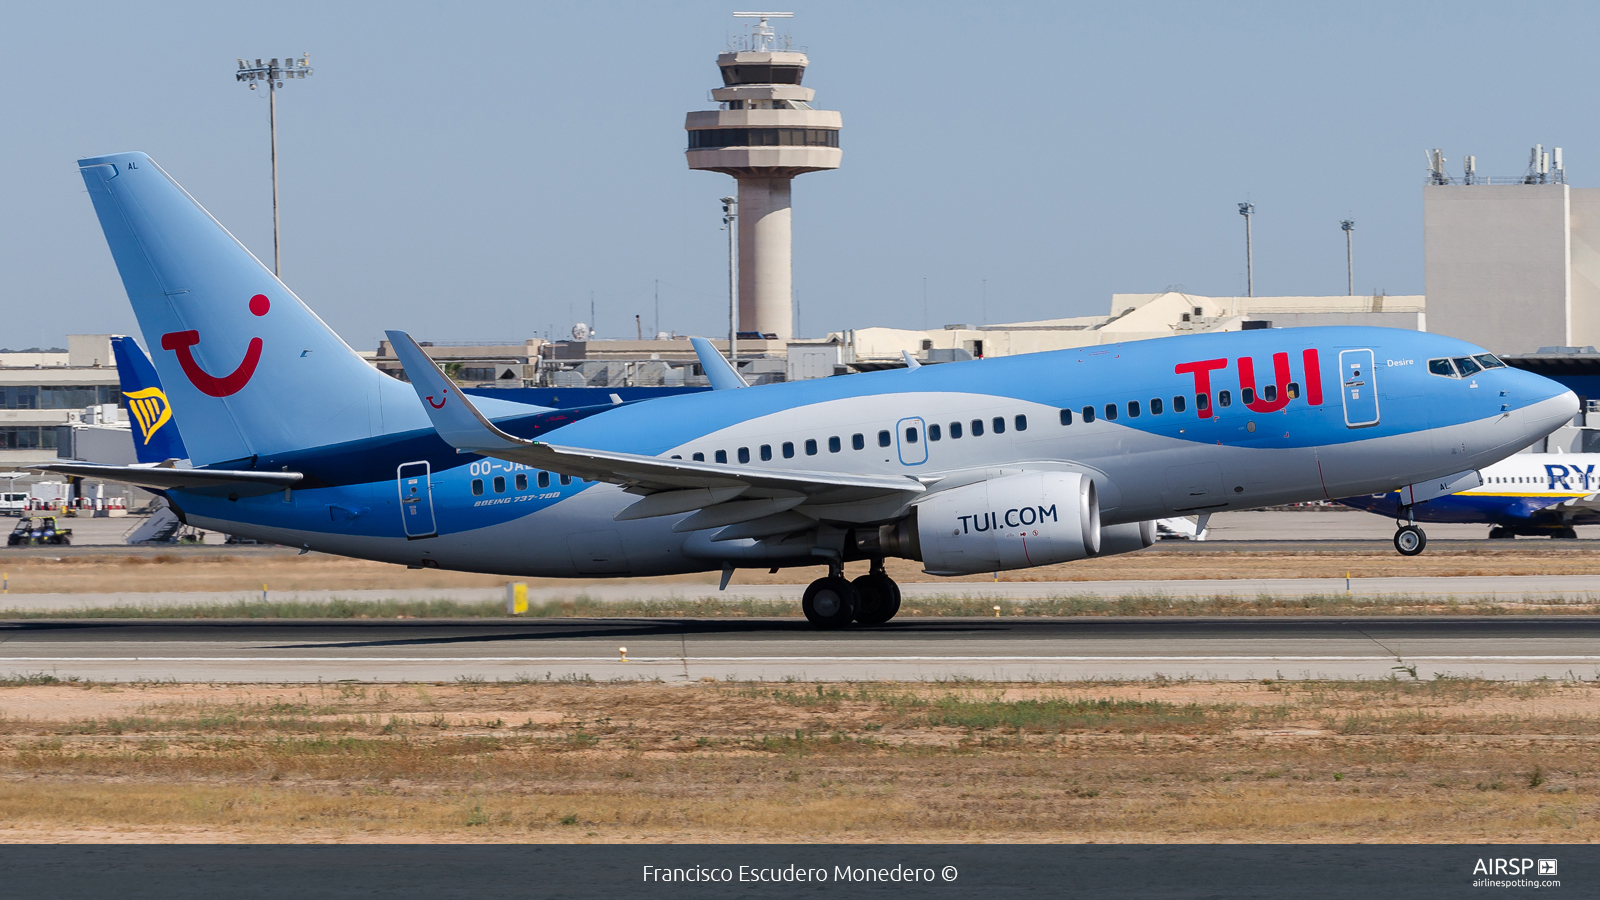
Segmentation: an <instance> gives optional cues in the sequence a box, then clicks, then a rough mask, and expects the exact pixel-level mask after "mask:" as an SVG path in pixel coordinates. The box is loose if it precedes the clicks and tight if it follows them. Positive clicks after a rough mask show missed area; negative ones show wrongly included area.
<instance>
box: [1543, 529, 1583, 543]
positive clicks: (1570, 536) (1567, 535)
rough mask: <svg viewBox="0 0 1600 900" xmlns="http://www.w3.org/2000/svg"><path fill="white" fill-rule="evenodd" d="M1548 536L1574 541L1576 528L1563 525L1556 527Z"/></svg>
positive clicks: (1576, 532) (1559, 539)
mask: <svg viewBox="0 0 1600 900" xmlns="http://www.w3.org/2000/svg"><path fill="white" fill-rule="evenodd" d="M1550 536H1551V537H1552V538H1554V539H1556V540H1558V541H1575V540H1577V539H1578V529H1576V528H1573V527H1572V526H1571V525H1565V526H1563V527H1561V528H1557V529H1556V530H1555V531H1554V532H1552V533H1551V534H1550Z"/></svg>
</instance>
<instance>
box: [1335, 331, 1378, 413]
mask: <svg viewBox="0 0 1600 900" xmlns="http://www.w3.org/2000/svg"><path fill="white" fill-rule="evenodd" d="M1377 374H1378V373H1377V372H1376V371H1375V370H1374V369H1373V366H1372V351H1371V350H1344V351H1341V352H1340V353H1339V384H1340V388H1341V392H1342V393H1343V395H1344V424H1345V425H1346V426H1347V427H1349V428H1365V427H1367V426H1368V425H1376V424H1378V383H1377Z"/></svg>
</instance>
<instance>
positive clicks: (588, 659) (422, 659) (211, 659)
mask: <svg viewBox="0 0 1600 900" xmlns="http://www.w3.org/2000/svg"><path fill="white" fill-rule="evenodd" d="M685 659H687V660H689V661H690V662H700V663H712V662H932V663H941V662H1091V663H1093V662H1257V661H1269V662H1396V661H1399V660H1401V659H1404V660H1406V661H1410V662H1462V661H1466V662H1479V661H1481V662H1521V661H1526V662H1552V661H1574V662H1600V656H1583V655H1555V656H1513V655H1506V656H1405V657H1395V656H688V657H685V656H636V657H632V658H630V659H628V660H627V662H630V663H681V662H683V661H684V660H685ZM0 662H207V663H218V662H271V663H319V662H322V663H335V662H339V663H380V662H381V663H410V662H415V663H469V662H526V663H537V662H576V663H617V662H620V661H619V660H618V659H617V658H616V657H612V656H0Z"/></svg>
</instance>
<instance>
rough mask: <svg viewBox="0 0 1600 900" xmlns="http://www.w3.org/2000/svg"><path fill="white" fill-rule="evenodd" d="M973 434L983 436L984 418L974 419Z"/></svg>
mask: <svg viewBox="0 0 1600 900" xmlns="http://www.w3.org/2000/svg"><path fill="white" fill-rule="evenodd" d="M972 436H973V437H983V420H982V419H973V420H972Z"/></svg>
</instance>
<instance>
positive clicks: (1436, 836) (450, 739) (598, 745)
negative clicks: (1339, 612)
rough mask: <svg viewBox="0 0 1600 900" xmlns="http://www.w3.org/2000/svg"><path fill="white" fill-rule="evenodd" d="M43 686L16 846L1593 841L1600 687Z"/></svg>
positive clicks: (19, 729)
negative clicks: (76, 843) (171, 843)
mask: <svg viewBox="0 0 1600 900" xmlns="http://www.w3.org/2000/svg"><path fill="white" fill-rule="evenodd" d="M44 680H45V679H37V678H36V679H31V680H30V679H26V678H23V679H14V680H13V681H11V682H10V683H8V684H6V685H5V686H0V841H13V842H16V841H83V842H107V841H163V842H167V841H345V842H380V841H381V842H389V841H472V842H494V841H529V840H534V841H541V842H555V841H594V842H647V841H648V842H689V841H703V842H769V841H771V842H778V841H784V842H789V841H850V842H892V841H893V842H898V841H916V842H924V841H926V842H938V841H1124V842H1190V841H1195V842H1232V841H1263V842H1274V843H1281V842H1317V841H1325V842H1360V841H1373V842H1473V841H1496V842H1505V841H1511V842H1518V843H1523V842H1536V841H1539V842H1552V843H1556V842H1559V843H1567V842H1588V841H1594V840H1596V839H1597V838H1600V819H1597V818H1596V813H1600V753H1597V749H1600V715H1597V713H1600V685H1594V684H1588V683H1554V682H1540V683H1533V684H1504V683H1489V682H1479V681H1462V680H1445V681H1432V682H1412V681H1388V682H1376V683H1374V682H1361V683H1317V682H1310V683H1290V682H1281V683H1251V684H1212V683H1138V684H1077V685H1048V686H1045V685H972V684H944V685H896V684H879V685H814V684H805V685H800V684H794V685H788V684H751V683H738V684H735V683H709V682H708V683H700V684H696V685H690V686H670V685H662V684H651V683H621V684H605V685H600V684H584V683H566V684H561V683H554V684H553V683H546V682H527V683H498V682H497V683H474V682H462V683H457V684H449V685H439V684H407V685H396V684H389V685H370V684H369V685H355V684H340V685H327V686H319V687H289V688H284V687H273V686H236V685H230V686H222V685H173V684H133V685H128V684H120V685H95V684H60V683H56V684H49V683H38V682H40V681H44ZM30 682H31V683H30Z"/></svg>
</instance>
